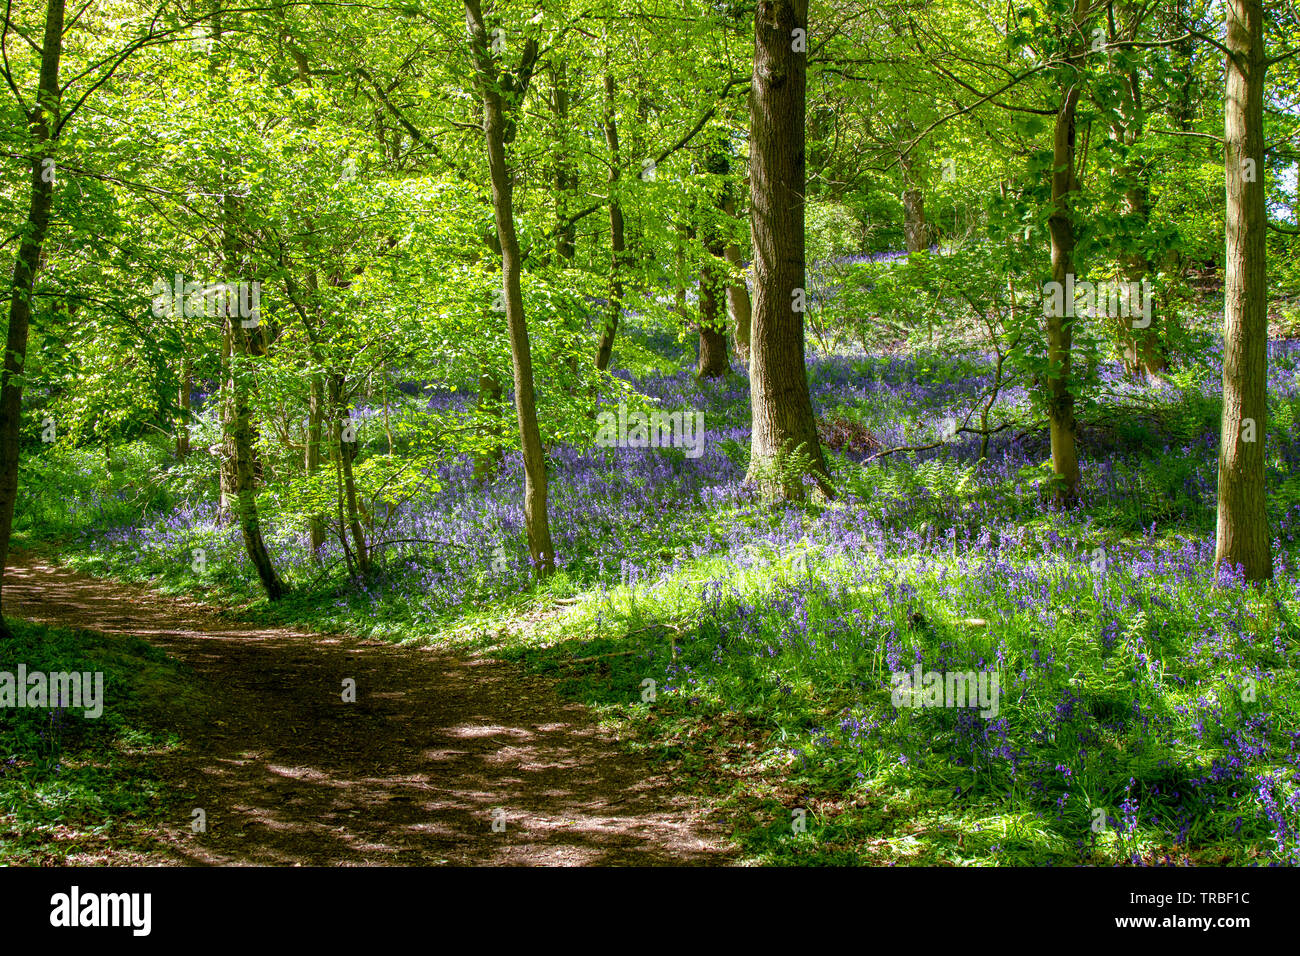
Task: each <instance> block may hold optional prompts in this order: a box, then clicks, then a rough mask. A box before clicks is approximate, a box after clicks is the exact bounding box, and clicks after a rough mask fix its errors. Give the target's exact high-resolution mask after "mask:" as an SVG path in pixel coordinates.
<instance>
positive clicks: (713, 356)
mask: <svg viewBox="0 0 1300 956" xmlns="http://www.w3.org/2000/svg"><path fill="white" fill-rule="evenodd" d="M706 251H707V253H708V260H707V261H706V262H705V263H704V266H703V268H701V269H700V357H699V363H698V364H697V365H696V367H695V377H696V378H699V379H706V378H725V377H726V375H727V373H728V372H730V371H731V361H730V360H729V359H728V357H727V333H726V331H725V330H726V313H725V311H724V308H725V306H724V301H723V285H724V283H723V278H722V274H721V273H722V270H721V269H720V268H719V265H720V263H721V262H722V261H723V255H724V254H725V251H726V250H725V246H724V244H723V242H722V241H721V240H717V239H714V240H712V241H710V242H709V243H708V244H707V245H706Z"/></svg>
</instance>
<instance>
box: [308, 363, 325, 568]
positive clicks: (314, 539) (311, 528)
mask: <svg viewBox="0 0 1300 956" xmlns="http://www.w3.org/2000/svg"><path fill="white" fill-rule="evenodd" d="M309 388H310V392H309V393H308V396H307V453H306V461H305V462H304V463H303V465H304V468H305V470H306V472H307V475H308V476H309V477H310V476H312V475H315V474H317V473H318V472H319V471H320V447H321V439H322V430H323V423H324V420H325V382H324V380H323V379H322V378H321V373H320V372H316V371H313V372H312V373H311V384H310V386H309ZM307 534H308V535H309V537H310V539H311V553H312V560H315V561H319V560H320V549H321V548H322V547H323V546H324V544H325V516H324V515H323V514H314V515H311V516H310V517H309V518H308V519H307Z"/></svg>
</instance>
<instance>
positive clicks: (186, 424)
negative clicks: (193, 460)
mask: <svg viewBox="0 0 1300 956" xmlns="http://www.w3.org/2000/svg"><path fill="white" fill-rule="evenodd" d="M193 387H194V377H193V375H192V374H191V372H190V360H189V359H182V360H181V384H180V387H179V388H177V389H176V404H177V405H178V406H179V407H180V410H181V416H180V421H179V422H177V423H176V457H177V458H179V459H182V460H183V459H185V458H188V457H190V418H191V415H190V412H191V406H190V391H191V390H192V389H193Z"/></svg>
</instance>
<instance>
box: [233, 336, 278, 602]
mask: <svg viewBox="0 0 1300 956" xmlns="http://www.w3.org/2000/svg"><path fill="white" fill-rule="evenodd" d="M226 335H227V336H228V337H229V339H230V346H231V348H230V365H229V370H228V375H229V378H228V380H227V382H226V395H225V398H226V402H225V406H224V408H223V409H222V426H223V430H224V433H225V442H224V448H223V453H222V460H223V462H228V463H229V464H228V474H229V482H230V495H231V506H232V507H233V509H234V513H235V516H236V517H237V518H238V520H239V529H240V531H241V533H242V534H243V536H244V550H245V551H246V552H247V553H248V558H249V560H250V561H252V562H253V567H254V568H255V569H256V571H257V576H258V578H259V579H260V580H261V582H262V588H263V590H265V591H266V596H267V598H268V599H270V600H272V601H278V600H279V599H280V598H281V597H283V596H284V584H283V582H281V580H280V577H279V575H278V574H276V571H275V567H274V565H272V564H271V558H270V555H268V554H267V552H266V543H265V542H264V541H263V539H262V525H261V521H260V519H259V518H258V514H257V495H256V489H255V488H254V476H253V422H252V412H251V410H250V407H249V400H248V389H247V387H246V386H245V384H244V383H243V381H242V380H241V379H242V377H243V376H244V375H246V374H248V372H247V369H246V368H241V365H243V363H244V361H245V360H246V359H247V358H248V357H249V355H250V349H249V343H248V333H247V330H246V329H245V328H244V327H243V324H242V320H241V318H240V316H239V315H238V314H231V315H227V317H226ZM223 471H227V469H223Z"/></svg>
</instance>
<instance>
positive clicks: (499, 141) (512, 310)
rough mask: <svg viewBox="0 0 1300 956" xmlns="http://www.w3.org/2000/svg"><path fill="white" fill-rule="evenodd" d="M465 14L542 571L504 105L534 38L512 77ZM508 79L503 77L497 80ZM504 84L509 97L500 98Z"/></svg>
mask: <svg viewBox="0 0 1300 956" xmlns="http://www.w3.org/2000/svg"><path fill="white" fill-rule="evenodd" d="M464 2H465V17H466V22H467V24H468V26H469V32H470V36H471V45H472V47H473V55H474V63H475V73H476V75H477V79H478V86H479V92H480V94H481V95H482V98H483V139H484V141H485V143H486V145H487V154H488V170H489V174H490V176H491V179H492V208H493V210H494V212H495V213H496V223H497V237H498V238H499V239H500V241H501V279H502V284H503V286H504V291H505V300H506V301H505V305H506V325H507V327H508V329H509V333H510V356H511V365H512V368H513V372H514V385H515V410H516V412H517V415H518V419H519V443H520V446H521V449H522V451H523V456H524V527H525V528H526V530H527V533H528V551H529V554H530V555H531V557H532V560H533V566H534V567H535V568H536V569H537V574H538V575H539V576H541V577H546V576H549V575H550V574H551V572H552V571H553V570H554V569H555V551H554V548H553V546H552V544H551V528H550V520H549V516H548V514H547V502H546V493H547V488H546V458H545V455H544V454H543V451H542V436H541V431H540V429H539V428H538V425H537V406H536V399H535V397H534V394H533V357H532V350H531V346H530V344H529V340H528V323H527V320H526V319H525V317H524V299H523V294H522V292H521V291H520V285H519V272H520V260H519V238H518V236H517V235H516V234H515V219H514V179H513V172H512V170H511V169H510V165H509V163H508V162H507V160H506V143H507V142H508V141H509V140H511V139H513V133H514V127H513V123H512V122H510V120H509V118H508V117H507V110H516V109H518V108H519V106H520V103H521V102H522V100H523V97H524V93H525V92H526V89H527V86H528V79H529V77H530V76H531V75H532V68H533V64H534V63H535V62H536V57H537V43H536V39H535V38H530V39H529V40H528V41H527V43H526V45H525V49H524V54H523V58H522V60H521V62H520V66H519V69H518V76H517V77H503V76H502V75H500V73H499V71H498V69H497V66H496V63H495V61H494V60H493V58H492V54H491V53H490V52H489V49H488V34H487V26H486V25H485V24H484V21H483V12H482V9H481V8H480V5H479V0H464ZM506 79H508V82H503V80H506ZM506 90H508V91H509V95H510V97H511V102H510V103H506V102H503V92H504V91H506Z"/></svg>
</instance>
